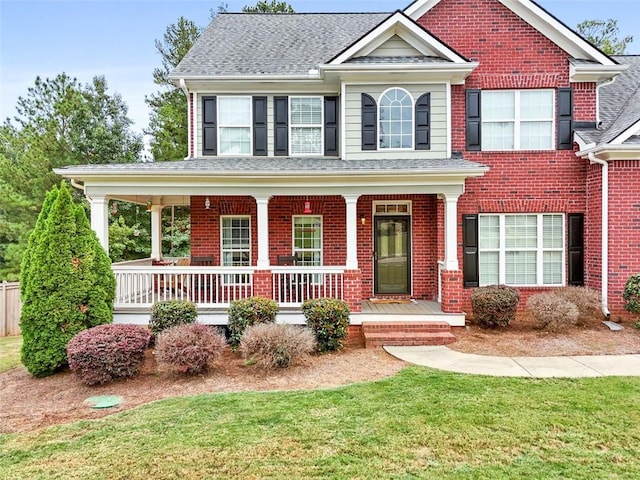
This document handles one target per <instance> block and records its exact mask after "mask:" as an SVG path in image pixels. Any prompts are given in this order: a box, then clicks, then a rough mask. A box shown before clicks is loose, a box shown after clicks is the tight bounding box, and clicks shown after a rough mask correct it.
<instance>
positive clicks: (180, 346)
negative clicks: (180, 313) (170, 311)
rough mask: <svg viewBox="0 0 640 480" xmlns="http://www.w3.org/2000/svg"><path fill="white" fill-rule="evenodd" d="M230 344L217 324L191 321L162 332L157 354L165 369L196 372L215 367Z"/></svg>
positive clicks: (159, 337) (157, 345)
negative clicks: (214, 325)
mask: <svg viewBox="0 0 640 480" xmlns="http://www.w3.org/2000/svg"><path fill="white" fill-rule="evenodd" d="M226 346H227V341H226V340H225V338H224V336H222V335H220V334H219V333H218V332H217V331H216V330H215V329H214V328H213V327H209V326H207V325H203V324H201V323H190V324H185V325H177V326H175V327H171V328H168V329H167V330H165V331H164V332H162V333H161V334H160V335H159V336H158V339H157V341H156V349H155V355H156V360H157V361H158V366H159V367H160V369H161V370H163V371H168V372H173V373H183V374H189V375H193V374H198V373H202V372H205V371H206V370H208V369H209V368H211V367H212V365H213V362H215V361H216V360H217V359H218V358H220V355H222V352H223V351H224V349H225V347H226Z"/></svg>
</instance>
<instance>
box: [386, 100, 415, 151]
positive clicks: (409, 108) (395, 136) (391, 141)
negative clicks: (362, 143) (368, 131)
mask: <svg viewBox="0 0 640 480" xmlns="http://www.w3.org/2000/svg"><path fill="white" fill-rule="evenodd" d="M379 105H380V115H379V118H380V132H379V135H378V142H379V148H413V99H412V98H411V95H409V92H407V91H406V90H404V89H402V88H392V89H389V90H387V91H386V92H384V93H383V94H382V96H381V97H380V102H379Z"/></svg>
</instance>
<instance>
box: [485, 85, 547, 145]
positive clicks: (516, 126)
mask: <svg viewBox="0 0 640 480" xmlns="http://www.w3.org/2000/svg"><path fill="white" fill-rule="evenodd" d="M481 92H482V93H481V96H482V95H484V93H485V92H514V94H515V95H514V110H515V111H514V117H513V119H511V118H509V119H493V120H486V121H485V120H484V118H483V116H482V114H481V115H480V121H481V125H480V128H481V132H482V131H483V130H482V127H483V126H484V125H485V124H487V123H513V149H510V148H494V149H486V148H484V142H482V138H481V145H483V147H482V151H483V152H523V151H524V152H530V151H536V152H537V151H541V152H549V151H553V150H556V148H557V145H556V140H557V139H556V135H555V133H554V132H555V131H556V92H555V90H554V89H552V88H535V89H510V88H506V89H495V90H488V89H487V90H481ZM521 92H551V95H552V97H553V99H552V101H551V107H552V108H551V118H536V119H535V120H532V119H527V120H522V119H521V118H520V106H521V103H520V93H521ZM483 101H484V99H483V98H481V99H480V102H483ZM523 121H524V122H549V121H550V122H551V146H550V147H549V148H535V149H531V148H526V149H525V148H520V124H521V123H522V122H523Z"/></svg>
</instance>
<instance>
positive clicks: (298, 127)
mask: <svg viewBox="0 0 640 480" xmlns="http://www.w3.org/2000/svg"><path fill="white" fill-rule="evenodd" d="M289 106H290V108H289V112H290V121H289V126H290V128H291V136H290V138H291V148H290V149H289V151H290V153H291V155H322V152H323V145H322V122H323V120H322V97H290V98H289Z"/></svg>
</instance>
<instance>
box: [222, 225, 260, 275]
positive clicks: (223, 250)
mask: <svg viewBox="0 0 640 480" xmlns="http://www.w3.org/2000/svg"><path fill="white" fill-rule="evenodd" d="M226 218H243V219H244V218H248V219H249V265H248V266H251V259H252V258H253V257H252V254H253V252H252V251H251V249H252V243H253V242H252V240H253V239H252V238H251V233H252V232H251V215H220V266H221V267H223V268H233V265H224V254H225V252H227V251H229V252H234V251H238V250H226V249H225V248H224V227H223V223H224V221H223V220H224V219H226ZM242 275H246V274H244V273H239V274H233V275H223V283H224V284H225V285H247V283H249V282H250V280H249V276H247V277H246V279H245V281H240V280H239V278H242Z"/></svg>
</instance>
